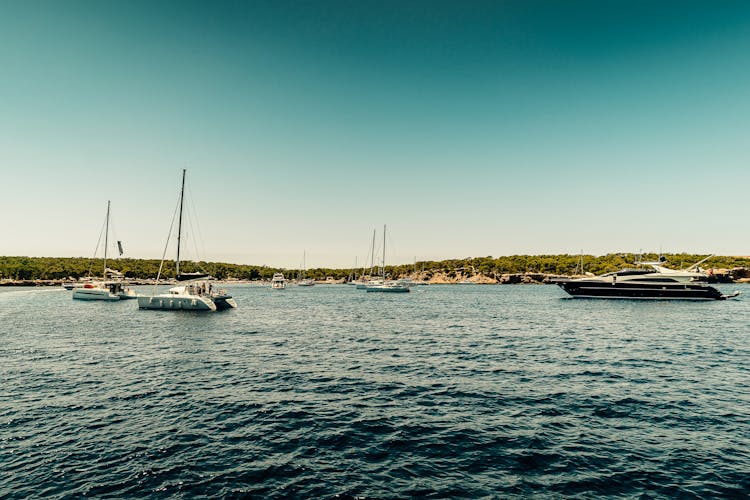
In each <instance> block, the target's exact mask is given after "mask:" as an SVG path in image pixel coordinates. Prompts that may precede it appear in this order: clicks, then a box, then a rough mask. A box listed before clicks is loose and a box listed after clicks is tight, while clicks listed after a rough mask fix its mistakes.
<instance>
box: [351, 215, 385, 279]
mask: <svg viewBox="0 0 750 500" xmlns="http://www.w3.org/2000/svg"><path fill="white" fill-rule="evenodd" d="M375 232H376V230H375V229H373V230H372V249H371V250H370V251H369V253H368V254H367V257H369V258H370V271H369V273H368V272H367V258H365V264H364V265H365V267H363V268H362V275H361V276H360V278H359V281H355V282H354V284H355V285H356V289H357V290H367V287H368V286H373V285H382V284H383V281H381V280H380V278H373V277H372V273H373V270H374V269H375Z"/></svg>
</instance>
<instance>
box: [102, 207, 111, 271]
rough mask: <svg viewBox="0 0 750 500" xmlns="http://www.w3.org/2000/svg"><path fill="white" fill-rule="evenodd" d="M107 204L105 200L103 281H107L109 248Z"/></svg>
mask: <svg viewBox="0 0 750 500" xmlns="http://www.w3.org/2000/svg"><path fill="white" fill-rule="evenodd" d="M109 204H110V200H107V222H106V223H105V224H104V274H103V275H102V276H104V279H105V280H106V279H107V246H109Z"/></svg>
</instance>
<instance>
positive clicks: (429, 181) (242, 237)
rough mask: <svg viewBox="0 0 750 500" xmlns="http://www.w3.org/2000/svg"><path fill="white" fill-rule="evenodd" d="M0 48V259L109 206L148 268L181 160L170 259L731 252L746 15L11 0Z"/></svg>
mask: <svg viewBox="0 0 750 500" xmlns="http://www.w3.org/2000/svg"><path fill="white" fill-rule="evenodd" d="M0 33H2V36H1V37H0V40H1V43H0V179H1V182H0V190H1V192H2V195H1V196H0V214H2V216H1V217H0V255H30V256H86V257H88V256H92V255H94V253H95V247H96V244H97V239H98V238H99V234H100V231H101V227H102V222H103V220H104V217H105V212H106V206H107V200H111V203H112V215H111V221H112V224H113V229H114V231H113V235H112V238H113V239H119V240H122V241H123V244H124V247H125V251H126V253H125V255H126V256H128V257H133V258H160V257H161V255H162V253H163V251H164V247H165V243H166V242H167V238H168V236H169V234H170V232H169V228H170V222H171V220H172V216H173V213H174V209H175V206H176V203H177V199H178V196H179V188H180V186H179V183H180V176H181V172H182V169H183V168H185V169H187V179H188V181H187V183H188V205H189V207H190V208H191V210H190V213H189V216H190V223H189V224H186V232H187V238H188V241H192V243H188V244H187V250H185V252H184V254H183V255H185V254H186V256H187V257H188V258H193V259H203V260H211V261H225V262H233V263H241V264H257V265H270V266H279V267H288V268H294V267H298V266H299V265H300V262H301V260H302V254H303V252H305V253H306V260H307V266H308V267H341V268H346V267H350V266H352V265H353V264H354V260H355V258H357V259H358V263H360V264H361V263H362V261H363V260H364V258H365V255H366V254H367V252H368V249H369V247H370V239H371V237H372V231H373V229H374V228H377V229H378V240H380V238H381V237H382V227H383V225H384V224H387V225H388V245H387V246H388V253H387V260H388V263H392V264H396V263H409V262H413V261H414V259H415V258H416V259H418V260H439V259H447V258H464V257H470V256H477V257H480V256H482V257H483V256H488V255H493V256H501V255H512V254H555V253H576V254H577V253H579V252H581V251H583V252H585V253H587V254H595V255H601V254H605V253H614V252H638V251H641V250H643V251H650V252H658V251H663V252H665V253H676V252H689V253H706V254H709V253H714V254H720V255H750V231H748V221H749V220H750V204H749V203H748V201H747V195H746V193H747V186H748V185H750V168H748V158H750V138H748V131H750V63H749V61H750V60H749V59H748V54H750V3H748V2H744V1H738V2H734V1H724V2H719V3H716V2H694V1H689V0H688V1H680V2H653V1H648V2H645V1H627V2H625V1H619V2H614V1H613V2H608V1H569V2H559V1H547V2H545V1H533V0H530V1H528V0H527V1H522V0H519V1H502V0H495V1H474V2H472V1H453V2H443V1H413V2H403V1H389V0H379V1H367V0H362V1H316V2H312V1H299V0H298V1H293V2H292V1H284V0H271V1H250V0H248V1H237V2H220V1H217V2H188V1H182V2H158V1H128V2H106V1H76V0H67V1H65V2H59V1H39V0H27V1H13V0H8V1H4V2H1V3H0ZM173 233H174V229H173V230H172V236H173ZM171 240H174V238H173V237H172V238H171ZM173 248H174V247H173V246H171V247H170V249H169V251H168V252H167V255H168V256H171V255H173V253H174V250H173ZM191 250H192V253H191ZM97 255H101V250H100V251H99V252H98V254H97Z"/></svg>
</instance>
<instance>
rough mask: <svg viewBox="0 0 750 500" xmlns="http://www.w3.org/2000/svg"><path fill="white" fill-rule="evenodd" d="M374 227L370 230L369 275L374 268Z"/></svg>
mask: <svg viewBox="0 0 750 500" xmlns="http://www.w3.org/2000/svg"><path fill="white" fill-rule="evenodd" d="M375 231H376V230H375V229H373V230H372V250H371V251H370V276H372V270H373V269H375Z"/></svg>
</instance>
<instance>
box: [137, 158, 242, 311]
mask: <svg viewBox="0 0 750 500" xmlns="http://www.w3.org/2000/svg"><path fill="white" fill-rule="evenodd" d="M184 201H185V169H183V170H182V188H181V189H180V215H179V222H178V223H177V258H176V259H175V272H176V277H177V281H179V282H185V284H183V285H178V286H175V287H172V288H170V289H169V290H168V291H167V293H161V294H158V295H157V294H156V285H154V288H153V291H152V294H151V295H140V296H138V307H139V308H140V309H162V310H168V311H178V310H185V311H220V310H222V309H231V308H235V307H237V302H235V300H234V299H233V298H232V296H231V295H229V294H228V293H227V292H226V291H224V290H215V289H214V287H213V284H212V283H210V281H209V276H208V275H207V274H204V273H180V245H181V240H182V211H183V205H184ZM172 222H173V223H174V219H172ZM169 232H170V234H171V232H172V228H171V227H170V228H169ZM167 241H169V240H167ZM166 251H167V248H166V247H165V248H164V255H162V259H161V263H160V264H159V275H158V276H157V277H156V281H157V283H158V281H159V279H160V278H161V270H162V268H163V266H164V256H165V255H166Z"/></svg>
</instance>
